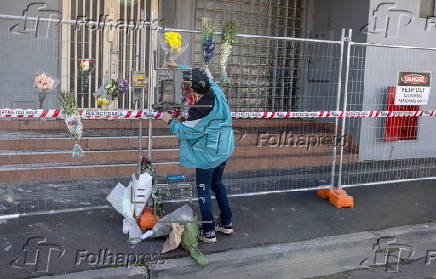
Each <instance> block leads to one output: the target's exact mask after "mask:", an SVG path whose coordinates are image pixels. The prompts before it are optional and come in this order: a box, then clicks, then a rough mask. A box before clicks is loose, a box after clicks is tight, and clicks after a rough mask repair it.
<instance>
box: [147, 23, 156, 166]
mask: <svg viewBox="0 0 436 279" xmlns="http://www.w3.org/2000/svg"><path fill="white" fill-rule="evenodd" d="M149 32H150V40H149V43H150V45H149V53H148V57H149V58H148V59H149V63H148V80H149V82H148V98H147V111H148V112H152V106H153V102H154V88H155V86H154V84H155V77H154V63H155V61H154V52H155V50H154V32H156V31H155V30H152V29H150V31H149ZM152 121H153V120H152V119H151V118H149V119H148V142H147V143H148V147H147V149H148V150H147V156H148V159H149V160H150V161H151V160H152V146H153V123H152Z"/></svg>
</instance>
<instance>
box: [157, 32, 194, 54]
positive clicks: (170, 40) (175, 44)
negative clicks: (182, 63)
mask: <svg viewBox="0 0 436 279" xmlns="http://www.w3.org/2000/svg"><path fill="white" fill-rule="evenodd" d="M160 47H161V48H162V49H163V50H164V51H165V61H169V60H173V61H175V60H177V59H178V58H179V57H180V55H182V54H183V53H184V52H185V50H186V49H187V48H188V43H187V42H186V41H185V40H183V36H182V35H181V34H180V33H178V32H164V33H163V34H162V35H161V36H160Z"/></svg>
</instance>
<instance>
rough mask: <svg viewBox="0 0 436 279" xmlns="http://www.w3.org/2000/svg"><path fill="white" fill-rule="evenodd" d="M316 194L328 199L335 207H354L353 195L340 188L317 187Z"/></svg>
mask: <svg viewBox="0 0 436 279" xmlns="http://www.w3.org/2000/svg"><path fill="white" fill-rule="evenodd" d="M316 195H317V196H318V197H320V198H321V199H328V201H329V202H330V203H331V204H332V205H333V206H335V207H336V208H344V207H351V208H354V199H353V197H352V196H349V195H348V194H347V192H345V191H344V190H342V189H335V188H330V189H319V190H317V191H316Z"/></svg>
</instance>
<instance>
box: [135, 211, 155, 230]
mask: <svg viewBox="0 0 436 279" xmlns="http://www.w3.org/2000/svg"><path fill="white" fill-rule="evenodd" d="M157 221H159V216H154V215H153V208H152V207H149V206H146V207H144V210H143V211H142V213H141V216H139V218H138V225H139V227H140V228H141V230H143V231H145V230H149V229H151V228H153V226H154V225H155V224H156V223H157Z"/></svg>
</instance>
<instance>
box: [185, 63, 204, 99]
mask: <svg viewBox="0 0 436 279" xmlns="http://www.w3.org/2000/svg"><path fill="white" fill-rule="evenodd" d="M183 81H184V82H188V83H189V87H190V88H192V90H194V91H195V92H197V93H199V94H207V93H208V92H209V89H210V83H209V77H208V76H207V74H206V72H205V71H204V70H203V69H200V68H194V69H191V70H183Z"/></svg>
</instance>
